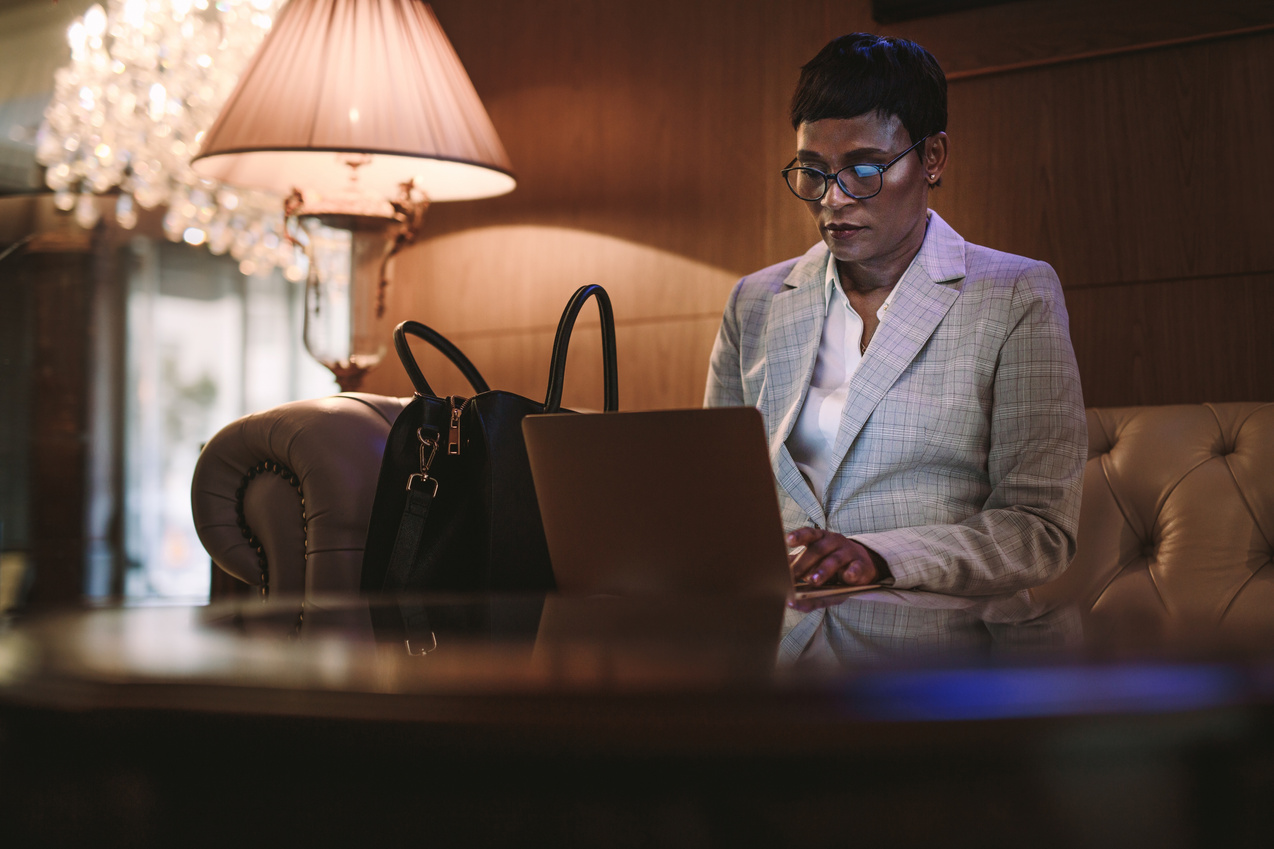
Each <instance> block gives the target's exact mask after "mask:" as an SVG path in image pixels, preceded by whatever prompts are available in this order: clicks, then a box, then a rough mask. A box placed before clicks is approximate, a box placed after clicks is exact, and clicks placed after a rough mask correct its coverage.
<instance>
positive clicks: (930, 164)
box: [923, 133, 949, 188]
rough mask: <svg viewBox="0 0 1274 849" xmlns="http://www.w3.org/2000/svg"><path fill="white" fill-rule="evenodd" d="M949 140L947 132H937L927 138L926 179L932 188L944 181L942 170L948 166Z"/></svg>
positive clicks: (925, 155)
mask: <svg viewBox="0 0 1274 849" xmlns="http://www.w3.org/2000/svg"><path fill="white" fill-rule="evenodd" d="M948 144H949V143H948V141H947V134H946V133H935V134H933V135H932V136H930V137H929V138H928V139H926V140H925V144H924V151H925V154H924V159H923V162H924V169H925V181H926V182H927V183H928V184H929V187H930V188H933V187H934V186H937V185H938V184H939V183H940V182H942V172H943V171H945V170H946V167H947V153H948Z"/></svg>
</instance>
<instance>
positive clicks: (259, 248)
mask: <svg viewBox="0 0 1274 849" xmlns="http://www.w3.org/2000/svg"><path fill="white" fill-rule="evenodd" d="M284 2H285V0H108V3H107V5H106V7H105V8H103V7H102V6H100V5H95V6H92V7H91V8H90V9H89V10H88V11H87V12H85V14H84V16H83V17H82V18H79V19H77V20H76V21H75V22H74V23H73V24H72V25H71V27H70V29H69V30H68V33H67V40H68V42H69V43H70V47H71V62H70V64H69V65H67V66H66V67H63V68H61V69H60V70H59V71H58V72H57V75H56V78H55V89H54V94H53V99H52V100H51V101H50V103H49V105H48V107H47V108H46V109H45V112H44V121H43V123H42V124H41V126H40V131H39V135H38V136H37V139H36V160H37V161H38V162H39V163H40V164H41V165H43V166H45V169H46V170H45V181H46V182H47V184H48V186H49V188H51V189H53V191H54V202H55V204H56V205H57V207H58V208H59V209H61V210H63V211H67V212H69V211H71V210H74V212H75V219H76V221H77V222H78V223H79V224H80V225H81V226H83V227H85V228H91V227H93V226H95V225H96V224H97V221H98V216H99V212H98V206H97V202H96V199H95V198H94V195H95V194H101V193H104V192H107V191H110V190H111V189H114V188H118V191H119V196H118V199H117V201H116V204H115V220H116V221H117V222H118V223H119V226H121V227H123V228H125V229H132V228H133V227H135V226H136V224H137V220H138V208H139V207H140V208H142V209H152V208H154V207H156V206H161V205H166V206H167V209H168V211H167V213H166V215H165V216H164V234H165V235H166V236H167V237H168V238H169V239H171V240H173V241H185V242H188V243H190V244H193V245H207V247H208V249H209V250H210V251H211V252H212V253H214V254H224V253H226V252H229V253H230V254H231V256H233V257H234V258H235V259H237V260H239V267H240V270H241V271H242V272H243V273H245V274H252V273H258V272H265V271H268V270H269V269H270V268H272V267H275V266H277V267H280V268H282V269H283V270H284V274H285V276H286V277H288V278H289V279H291V280H293V281H298V280H301V279H304V277H305V274H306V268H305V265H306V263H307V261H306V258H305V256H304V254H303V253H301V252H299V251H297V250H296V248H295V246H294V245H293V244H292V243H291V242H290V241H289V240H288V239H287V238H286V234H285V232H284V222H283V215H282V199H281V198H279V197H277V196H272V195H269V194H265V193H260V192H254V191H246V190H242V189H237V188H231V187H229V186H226V185H223V184H221V183H218V182H217V181H215V180H209V179H202V178H200V177H198V176H197V175H196V174H195V173H194V172H193V171H192V170H191V169H190V160H191V158H192V157H193V156H194V155H195V154H197V153H198V152H199V148H200V146H201V144H202V141H203V136H204V133H205V132H206V131H207V129H208V127H209V126H210V125H211V124H212V122H213V121H214V119H216V117H217V114H218V112H219V111H220V110H221V107H222V105H223V103H224V102H225V100H226V98H227V97H228V96H229V94H230V92H231V90H232V89H233V88H234V86H235V83H236V82H237V80H238V78H239V74H240V73H241V72H242V70H243V68H244V67H245V65H246V64H247V62H248V60H249V59H250V58H251V57H252V55H253V53H254V52H255V51H256V48H257V46H258V45H259V44H260V43H261V40H262V38H263V37H264V36H265V35H266V33H267V32H268V31H269V30H270V28H271V25H272V22H273V20H274V17H275V14H276V13H277V12H278V11H279V9H280V8H281V7H282V6H283V4H284Z"/></svg>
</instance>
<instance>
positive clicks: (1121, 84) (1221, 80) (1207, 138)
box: [933, 32, 1274, 287]
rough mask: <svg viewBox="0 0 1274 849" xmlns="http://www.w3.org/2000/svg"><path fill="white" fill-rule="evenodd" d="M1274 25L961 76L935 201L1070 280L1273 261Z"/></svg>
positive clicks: (974, 235)
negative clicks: (948, 163) (1266, 164)
mask: <svg viewBox="0 0 1274 849" xmlns="http://www.w3.org/2000/svg"><path fill="white" fill-rule="evenodd" d="M1272 81H1274V32H1270V33H1263V34H1260V35H1256V36H1250V37H1244V38H1233V39H1224V40H1219V41H1213V42H1207V43H1202V44H1196V45H1190V46H1186V47H1181V48H1174V49H1165V50H1156V51H1149V52H1139V53H1134V54H1129V55H1125V56H1118V57H1110V58H1104V59H1098V60H1093V61H1090V62H1083V63H1070V64H1066V65H1062V66H1058V67H1052V68H1042V69H1037V70H1030V71H1024V72H1021V73H1017V74H1007V75H999V76H994V77H989V78H975V79H970V80H967V81H964V82H959V83H953V84H952V85H951V96H950V102H951V121H950V135H951V146H952V156H953V158H954V161H953V165H952V168H951V170H950V171H949V172H948V175H949V176H944V178H943V187H942V188H941V189H939V190H938V191H937V192H936V193H935V195H934V199H933V206H934V208H935V209H938V210H939V211H940V212H941V213H942V214H943V216H944V217H945V218H947V220H948V221H949V222H950V223H952V224H953V225H954V226H955V227H956V228H957V229H958V230H960V231H961V233H962V234H963V235H964V236H965V237H966V238H968V239H970V240H972V241H975V242H979V243H981V244H986V245H992V246H995V247H998V248H1001V249H1003V250H1008V251H1012V252H1014V253H1021V254H1025V255H1028V256H1034V257H1037V258H1040V259H1044V260H1047V261H1048V262H1051V263H1052V264H1053V265H1054V267H1056V268H1057V270H1058V273H1059V274H1060V275H1061V276H1062V280H1063V283H1064V284H1065V285H1066V286H1068V287H1069V286H1087V285H1106V284H1109V283H1114V282H1127V281H1132V280H1167V279H1180V278H1184V277H1192V276H1200V275H1204V276H1209V275H1220V274H1232V273H1236V272H1252V271H1257V270H1268V269H1274V241H1272V240H1270V239H1266V238H1262V237H1261V236H1260V231H1261V230H1262V229H1265V228H1266V227H1267V225H1266V223H1265V222H1266V220H1267V217H1268V213H1267V212H1266V204H1267V202H1268V198H1269V197H1270V195H1271V193H1272V192H1274V173H1271V172H1270V170H1269V169H1265V168H1262V167H1261V166H1260V165H1259V163H1260V162H1261V161H1262V156H1263V155H1264V148H1265V147H1266V146H1267V145H1268V140H1269V139H1270V138H1274V109H1271V108H1270V106H1269V104H1270V103H1271V102H1272V98H1274V82H1272Z"/></svg>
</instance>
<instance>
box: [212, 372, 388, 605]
mask: <svg viewBox="0 0 1274 849" xmlns="http://www.w3.org/2000/svg"><path fill="white" fill-rule="evenodd" d="M410 400H411V399H410V398H392V397H388V396H383V395H368V394H365V393H358V392H346V393H342V394H340V395H333V396H330V397H327V398H317V399H313V400H307V401H294V402H292V403H289V404H281V405H279V406H277V407H272V408H270V409H268V410H264V411H262V412H259V413H253V414H252V415H249V416H245V417H243V418H241V419H239V420H237V421H234V422H231V423H230V424H228V425H226V426H225V427H224V428H222V429H221V430H220V431H218V432H217V434H216V435H215V436H213V438H212V439H211V440H209V442H208V444H207V445H206V446H204V449H203V452H202V453H201V454H200V457H199V461H198V463H197V464H196V466H195V474H194V478H193V481H192V485H191V509H192V512H193V514H194V520H195V530H196V532H197V533H198V534H199V540H200V541H201V542H202V543H203V545H204V548H206V549H207V550H208V553H209V554H210V555H211V556H212V559H213V562H214V563H216V564H217V566H219V567H221V568H222V569H223V570H225V571H226V572H228V573H229V574H231V575H233V576H234V577H236V578H238V579H239V580H241V581H244V582H246V583H248V584H250V585H252V586H254V587H257V588H259V589H260V591H261V593H262V595H266V594H287V595H294V594H295V595H301V594H304V595H307V596H308V595H312V594H316V593H345V592H357V591H358V585H359V572H360V571H361V569H362V563H363V544H364V541H365V539H366V536H367V524H368V520H369V519H370V518H371V512H372V501H373V499H374V498H375V495H376V479H377V476H378V475H379V472H380V464H381V458H382V455H383V454H384V450H385V440H386V438H387V437H388V435H389V428H390V426H391V425H392V424H393V422H394V420H395V419H396V418H397V417H398V414H399V413H401V412H402V410H403V408H404V407H405V406H406V405H407V403H408V402H409V401H410Z"/></svg>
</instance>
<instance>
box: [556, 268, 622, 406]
mask: <svg viewBox="0 0 1274 849" xmlns="http://www.w3.org/2000/svg"><path fill="white" fill-rule="evenodd" d="M589 298H596V299H597V312H598V313H599V314H600V317H601V321H602V377H603V393H604V398H605V402H604V406H603V409H604V410H606V412H608V413H611V412H614V411H616V410H618V409H619V366H618V363H617V360H616V356H615V313H614V312H613V311H612V310H611V306H610V296H609V295H607V294H606V290H605V289H603V288H602V287H601V286H598V285H597V284H596V283H593V284H590V285H588V286H581V287H580V288H579V289H577V290H575V294H574V295H572V296H571V300H570V301H569V302H567V304H566V309H565V310H563V311H562V320H561V321H559V322H558V324H557V338H555V339H554V340H553V362H552V364H551V365H550V366H549V391H548V397H547V398H546V399H545V401H544V412H546V413H557V412H560V411H561V409H562V384H563V382H564V381H565V379H566V349H567V347H568V346H569V345H570V342H571V330H572V329H574V327H575V319H576V317H577V316H579V311H580V309H581V308H583V306H584V302H585V301H587V300H588V299H589Z"/></svg>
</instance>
